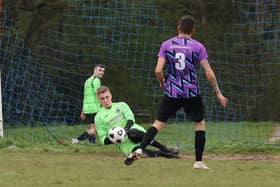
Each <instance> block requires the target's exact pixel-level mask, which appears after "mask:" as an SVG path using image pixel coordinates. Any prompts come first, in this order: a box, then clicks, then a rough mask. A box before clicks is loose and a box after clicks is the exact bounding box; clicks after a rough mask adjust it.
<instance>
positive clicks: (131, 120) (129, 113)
mask: <svg viewBox="0 0 280 187" xmlns="http://www.w3.org/2000/svg"><path fill="white" fill-rule="evenodd" d="M121 107H122V111H123V114H124V117H125V119H126V120H127V121H126V124H125V127H124V129H125V131H126V132H127V131H128V130H129V129H130V128H131V127H132V126H133V124H134V122H135V117H134V114H133V112H132V110H131V109H130V107H129V106H128V105H127V104H126V103H125V102H122V103H121Z"/></svg>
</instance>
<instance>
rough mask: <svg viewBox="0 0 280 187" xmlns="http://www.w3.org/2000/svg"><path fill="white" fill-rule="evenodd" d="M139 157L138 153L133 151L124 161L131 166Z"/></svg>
mask: <svg viewBox="0 0 280 187" xmlns="http://www.w3.org/2000/svg"><path fill="white" fill-rule="evenodd" d="M137 159H138V157H137V155H136V154H135V153H134V152H133V153H131V154H130V155H128V156H127V157H126V159H125V160H124V163H125V165H127V166H129V165H131V164H132V163H133V162H134V161H135V160H137Z"/></svg>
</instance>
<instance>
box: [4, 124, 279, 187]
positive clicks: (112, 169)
mask: <svg viewBox="0 0 280 187" xmlns="http://www.w3.org/2000/svg"><path fill="white" fill-rule="evenodd" d="M275 126H277V124H275V123H272V122H264V123H242V124H236V123H221V124H209V125H208V131H207V144H206V149H205V156H204V161H205V162H206V163H207V165H208V166H209V167H211V168H212V169H211V170H195V169H193V168H192V164H193V162H194V149H193V135H194V133H193V131H194V130H193V126H191V125H184V126H183V124H175V125H170V126H166V128H165V129H163V131H162V132H161V133H159V134H158V136H157V138H158V139H159V140H161V141H162V142H164V143H167V144H170V145H177V144H179V145H180V149H181V159H164V158H143V159H139V160H137V161H136V162H135V163H134V164H133V165H132V166H126V165H125V164H124V163H123V159H124V156H123V155H122V154H121V153H120V152H119V151H118V150H117V148H116V147H114V146H113V145H109V146H102V145H100V144H95V145H89V144H87V143H86V142H83V143H82V144H78V145H71V144H67V146H63V145H61V144H59V143H58V142H57V141H55V140H54V139H53V137H52V136H50V134H49V133H48V132H47V131H46V128H45V127H42V126H38V127H36V126H35V127H29V128H10V129H5V131H4V133H5V135H6V136H5V138H4V139H2V140H0V186H3V187H10V186H11V187H17V186H18V187H25V186H26V187H30V186H31V187H33V186H36V187H38V186H40V187H44V186H46V187H47V186H48V187H52V186H54V187H56V186H65V187H66V186H67V187H72V186H73V187H79V186H82V187H83V186H94V187H95V186H96V187H103V186H104V187H111V186H113V187H127V186H128V187H129V186H133V187H138V186H139V187H140V186H141V187H143V186H151V187H177V186H178V187H181V186H182V187H186V186H187V187H196V186H197V187H201V186H205V187H243V186H244V187H248V186H254V187H266V186H267V187H271V186H280V180H279V170H280V147H279V146H278V145H279V141H278V140H277V141H276V142H274V144H273V145H270V144H268V143H266V142H268V139H269V138H270V136H271V135H272V134H273V132H274V129H275ZM84 129H85V127H83V128H82V129H81V130H84ZM240 129H242V131H240ZM50 130H51V132H53V133H54V134H55V135H56V136H57V137H58V138H63V139H65V140H66V141H68V142H69V141H70V138H71V137H73V136H74V135H77V134H78V130H79V129H78V128H77V126H73V127H72V126H70V127H67V126H57V127H56V126H52V127H50Z"/></svg>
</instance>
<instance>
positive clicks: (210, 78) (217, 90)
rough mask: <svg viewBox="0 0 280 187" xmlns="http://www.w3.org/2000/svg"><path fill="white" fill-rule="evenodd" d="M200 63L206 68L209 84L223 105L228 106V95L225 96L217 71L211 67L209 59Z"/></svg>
mask: <svg viewBox="0 0 280 187" xmlns="http://www.w3.org/2000/svg"><path fill="white" fill-rule="evenodd" d="M200 65H201V67H202V68H203V70H204V73H205V76H206V78H207V80H208V82H209V84H210V85H211V87H212V88H213V89H214V91H215V94H216V97H217V99H218V101H219V102H220V104H221V105H222V106H223V107H226V106H227V102H228V100H227V98H226V97H224V96H223V94H222V92H221V90H220V88H219V85H218V82H217V79H216V76H215V73H214V71H213V69H212V68H211V66H210V64H209V62H208V60H207V59H204V60H202V61H200Z"/></svg>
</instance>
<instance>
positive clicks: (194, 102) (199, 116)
mask: <svg viewBox="0 0 280 187" xmlns="http://www.w3.org/2000/svg"><path fill="white" fill-rule="evenodd" d="M181 107H183V109H184V111H185V113H186V115H187V117H188V118H189V120H191V121H195V122H200V121H202V120H203V119H204V105H203V102H202V98H201V96H197V97H191V98H171V97H168V96H167V95H164V96H163V99H162V101H161V103H160V107H159V110H158V116H157V120H158V121H161V122H167V120H168V119H169V118H170V117H171V116H174V115H176V112H177V111H178V110H179V109H180V108H181Z"/></svg>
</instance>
